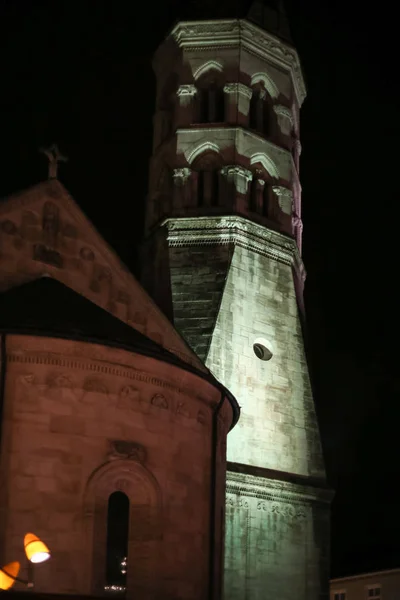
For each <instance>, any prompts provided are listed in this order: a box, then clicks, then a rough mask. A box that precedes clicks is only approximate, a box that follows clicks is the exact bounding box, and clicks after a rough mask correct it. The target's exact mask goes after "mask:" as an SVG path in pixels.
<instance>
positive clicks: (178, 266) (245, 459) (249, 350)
mask: <svg viewBox="0 0 400 600" xmlns="http://www.w3.org/2000/svg"><path fill="white" fill-rule="evenodd" d="M251 15H253V16H254V15H256V16H257V10H255V9H254V7H253V12H250V14H249V16H248V18H244V19H241V18H239V19H215V20H209V21H204V20H202V21H190V22H180V23H178V24H177V25H176V26H175V27H174V29H173V30H172V32H171V33H170V35H169V36H168V37H167V39H166V40H165V41H164V42H163V44H162V45H161V46H160V48H159V49H158V51H157V53H156V55H155V59H154V69H155V74H156V79H157V98H156V110H155V116H154V144H153V155H152V158H151V163H150V185H149V196H148V201H147V216H146V242H145V246H144V270H143V283H144V285H145V286H146V287H147V289H148V290H149V292H150V294H151V295H152V296H153V298H154V299H155V300H156V302H157V303H158V304H159V305H160V307H161V308H162V309H163V310H164V312H165V313H166V314H167V315H168V316H169V317H170V318H171V320H172V321H173V323H174V325H175V327H176V328H177V329H178V331H179V332H180V333H181V334H182V336H183V337H184V338H185V339H186V341H187V343H188V344H189V345H190V346H191V347H192V349H193V350H194V351H195V352H196V353H197V355H198V356H199V357H200V358H201V359H202V360H203V361H204V362H205V364H206V365H207V367H208V368H209V369H210V371H211V372H212V373H213V374H214V375H215V376H216V377H217V378H218V379H219V380H220V381H221V382H222V383H223V384H224V385H225V386H226V387H227V388H228V389H230V390H231V391H232V393H233V394H234V395H235V396H236V398H237V399H238V401H239V403H240V405H241V417H240V420H239V423H238V425H237V426H236V428H235V429H234V430H233V431H232V432H231V433H230V434H229V436H228V447H227V459H228V473H227V481H226V515H225V523H226V526H225V556H224V557H222V558H221V560H224V563H225V577H224V592H223V595H224V597H225V598H227V599H228V598H229V600H239V599H240V600H241V599H244V598H246V599H248V600H253V599H254V600H255V599H261V598H277V599H279V600H293V598H294V597H295V598H296V600H306V599H307V600H316V599H317V598H318V599H321V598H325V597H327V595H328V567H329V564H328V563H329V554H328V548H329V501H330V493H329V491H328V490H327V486H326V480H325V471H324V465H323V457H322V451H321V445H320V437H319V430H318V424H317V419H316V415H315V409H314V402H313V397H312V390H311V386H310V380H309V373H308V368H307V362H306V357H305V351H304V341H303V332H302V320H303V283H304V278H305V271H304V267H303V262H302V258H301V239H302V220H301V185H300V180H299V157H300V152H301V144H300V125H299V111H300V107H301V104H302V102H303V100H304V98H305V95H306V92H305V86H304V81H303V76H302V72H301V67H300V63H299V58H298V55H297V52H296V50H295V49H294V48H293V47H292V45H291V44H290V43H288V42H286V41H284V39H282V37H279V36H277V35H274V34H273V33H271V32H270V31H269V30H268V28H267V27H266V24H265V22H261V21H260V20H259V21H257V19H256V18H250V17H251ZM267 25H268V24H267Z"/></svg>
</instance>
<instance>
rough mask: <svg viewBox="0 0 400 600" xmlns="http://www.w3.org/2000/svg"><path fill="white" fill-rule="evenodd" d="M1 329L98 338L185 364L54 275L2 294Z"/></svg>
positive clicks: (0, 298)
mask: <svg viewBox="0 0 400 600" xmlns="http://www.w3.org/2000/svg"><path fill="white" fill-rule="evenodd" d="M0 330H2V331H8V332H11V331H12V332H14V333H17V332H21V333H22V332H23V333H33V334H38V335H47V334H48V335H50V336H52V337H63V338H71V339H82V340H90V341H97V342H101V343H102V344H104V343H106V344H109V345H112V346H123V347H128V348H131V349H132V350H136V351H138V352H141V353H144V354H151V355H155V354H157V355H158V357H159V358H161V359H164V360H165V359H168V360H169V361H170V362H171V361H174V362H178V363H179V362H182V363H183V361H181V360H180V359H179V358H178V357H176V356H175V355H174V354H172V353H170V352H168V351H167V350H165V349H164V348H163V347H162V346H160V345H159V344H157V343H156V342H153V341H152V340H150V339H149V338H148V337H146V336H145V335H143V334H142V333H140V332H139V331H137V330H136V329H133V327H130V326H129V325H127V324H125V323H124V322H123V321H120V319H118V318H117V317H114V316H113V315H112V314H110V313H109V312H107V311H106V310H104V309H103V308H101V307H100V306H97V305H96V304H94V303H93V302H91V301H90V300H88V299H87V298H85V297H84V296H82V295H81V294H78V293H77V292H75V291H73V290H72V289H71V288H69V287H67V286H66V285H64V284H63V283H61V282H60V281H57V280H56V279H53V278H51V277H41V278H40V279H35V280H34V281H30V282H29V283H24V284H22V285H20V286H18V287H14V288H12V289H10V290H8V291H6V292H3V293H2V294H0ZM183 364H184V365H185V366H187V365H186V363H183Z"/></svg>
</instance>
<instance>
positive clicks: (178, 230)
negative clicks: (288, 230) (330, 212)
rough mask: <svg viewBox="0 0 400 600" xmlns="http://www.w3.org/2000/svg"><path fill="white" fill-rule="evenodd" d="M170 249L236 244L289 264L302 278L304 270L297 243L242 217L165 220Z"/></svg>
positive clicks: (164, 224) (303, 277)
mask: <svg viewBox="0 0 400 600" xmlns="http://www.w3.org/2000/svg"><path fill="white" fill-rule="evenodd" d="M162 225H163V226H165V227H166V228H167V230H168V238H167V239H168V243H169V244H170V246H192V245H208V244H236V245H238V246H241V247H243V248H248V249H250V250H253V251H254V252H257V253H258V254H261V255H263V256H268V257H270V258H273V259H275V260H277V261H279V262H281V263H284V264H287V265H291V266H292V267H293V268H294V269H295V270H296V272H297V273H298V274H299V275H300V277H301V278H302V279H303V280H304V279H305V269H304V265H303V261H302V259H301V256H300V253H299V249H298V247H297V245H296V242H295V241H294V240H293V239H290V238H288V237H286V236H284V235H283V234H281V233H278V232H277V231H273V230H271V229H267V228H266V227H264V226H263V225H259V224H258V223H254V222H253V221H249V220H248V219H245V218H244V217H240V216H235V215H228V216H220V217H195V218H191V217H182V218H179V219H166V220H165V221H164V222H163V223H162Z"/></svg>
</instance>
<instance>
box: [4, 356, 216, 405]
mask: <svg viewBox="0 0 400 600" xmlns="http://www.w3.org/2000/svg"><path fill="white" fill-rule="evenodd" d="M6 358H7V362H8V363H20V364H27V365H46V366H51V367H52V368H62V369H65V370H66V371H69V370H71V371H75V372H76V373H79V371H83V372H88V373H92V374H96V375H105V376H112V377H113V379H114V380H116V379H122V380H125V381H126V380H131V381H136V382H138V383H145V384H146V385H148V386H150V385H151V386H156V387H159V388H162V389H164V390H169V391H170V392H173V393H175V394H182V395H184V396H187V397H191V398H194V399H196V400H198V401H199V402H202V403H203V404H205V405H208V406H209V405H210V403H209V401H208V400H207V399H205V398H204V397H202V396H200V395H199V394H196V392H195V390H193V389H191V388H189V387H187V388H183V387H180V386H179V385H174V384H172V383H171V382H170V381H167V380H165V379H162V378H160V377H155V376H154V375H152V374H151V373H148V372H146V371H140V370H138V369H133V368H132V367H129V366H128V365H116V364H114V363H109V364H106V363H105V362H104V361H102V362H97V361H93V360H90V359H85V358H77V357H74V356H72V357H66V356H61V355H57V354H55V353H49V352H40V351H37V352H34V351H32V352H26V351H25V352H23V353H21V352H19V351H11V352H7V357H6ZM126 385H127V384H126ZM103 387H104V389H105V390H107V388H106V387H105V386H103ZM107 393H108V391H107Z"/></svg>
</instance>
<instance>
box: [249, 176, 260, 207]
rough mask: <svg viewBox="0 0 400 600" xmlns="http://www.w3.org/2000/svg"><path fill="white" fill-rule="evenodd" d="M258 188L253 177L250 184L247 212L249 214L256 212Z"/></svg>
mask: <svg viewBox="0 0 400 600" xmlns="http://www.w3.org/2000/svg"><path fill="white" fill-rule="evenodd" d="M258 188H259V183H258V180H257V177H253V179H252V180H251V184H250V198H249V210H250V211H251V212H257V204H258Z"/></svg>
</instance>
